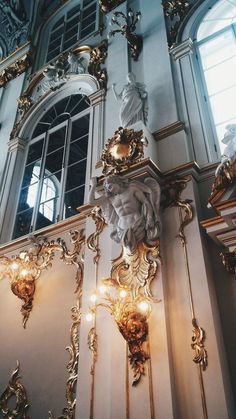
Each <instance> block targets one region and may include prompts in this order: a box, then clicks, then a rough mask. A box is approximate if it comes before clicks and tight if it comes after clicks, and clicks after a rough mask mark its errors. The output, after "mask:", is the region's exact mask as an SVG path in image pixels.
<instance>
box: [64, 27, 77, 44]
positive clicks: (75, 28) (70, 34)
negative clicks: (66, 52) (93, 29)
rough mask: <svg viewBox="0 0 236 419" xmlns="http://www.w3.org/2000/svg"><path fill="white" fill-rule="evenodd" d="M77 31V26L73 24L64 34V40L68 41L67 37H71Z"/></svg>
mask: <svg viewBox="0 0 236 419" xmlns="http://www.w3.org/2000/svg"><path fill="white" fill-rule="evenodd" d="M77 33H78V26H75V27H74V28H72V29H70V30H68V31H67V32H66V34H65V38H64V40H65V41H68V40H69V39H71V38H72V37H74V35H77Z"/></svg>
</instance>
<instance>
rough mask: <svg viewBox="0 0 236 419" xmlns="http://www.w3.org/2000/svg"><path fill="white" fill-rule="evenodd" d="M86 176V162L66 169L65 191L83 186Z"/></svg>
mask: <svg viewBox="0 0 236 419" xmlns="http://www.w3.org/2000/svg"><path fill="white" fill-rule="evenodd" d="M85 175H86V160H83V161H81V162H79V163H76V164H74V165H73V166H70V167H68V171H67V181H66V191H69V190H70V189H73V188H75V187H76V186H80V185H83V184H84V183H85Z"/></svg>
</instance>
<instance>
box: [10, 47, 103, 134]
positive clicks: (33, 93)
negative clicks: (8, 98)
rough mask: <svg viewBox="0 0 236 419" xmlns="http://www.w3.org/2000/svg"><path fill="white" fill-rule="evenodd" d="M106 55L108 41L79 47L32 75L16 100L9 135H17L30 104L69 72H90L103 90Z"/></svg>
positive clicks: (67, 76) (64, 78)
mask: <svg viewBox="0 0 236 419" xmlns="http://www.w3.org/2000/svg"><path fill="white" fill-rule="evenodd" d="M106 57H107V41H106V40H104V41H102V43H101V44H100V45H98V46H97V47H90V46H80V47H77V48H75V49H73V50H71V51H69V52H66V53H62V54H61V55H60V56H59V57H58V58H57V59H56V60H55V61H53V62H51V63H50V64H49V65H48V66H47V67H45V68H44V69H43V70H40V72H38V73H36V74H35V75H33V77H32V80H31V82H30V84H29V86H28V88H27V90H26V91H25V92H24V94H23V95H22V96H20V97H19V99H18V118H17V122H16V124H15V125H14V127H13V130H12V133H11V138H14V137H15V136H17V134H18V132H19V129H20V127H21V126H22V124H23V121H24V119H25V117H26V115H27V113H28V111H30V110H31V109H32V107H33V106H34V105H35V104H36V103H38V102H39V100H40V99H41V98H43V97H44V95H46V94H47V93H49V92H50V91H54V90H56V89H60V87H61V86H63V85H64V84H65V83H66V82H67V81H68V80H69V79H70V77H71V76H72V75H79V76H81V77H83V75H85V74H89V75H91V76H93V77H95V78H96V80H97V82H98V84H99V86H100V88H101V89H104V90H106V86H107V72H106V69H105V68H102V65H103V64H104V62H105V59H106Z"/></svg>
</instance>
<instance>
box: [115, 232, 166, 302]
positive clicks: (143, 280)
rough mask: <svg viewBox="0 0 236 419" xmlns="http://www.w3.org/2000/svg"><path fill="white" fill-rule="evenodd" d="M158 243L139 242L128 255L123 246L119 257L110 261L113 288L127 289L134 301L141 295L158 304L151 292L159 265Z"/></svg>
mask: <svg viewBox="0 0 236 419" xmlns="http://www.w3.org/2000/svg"><path fill="white" fill-rule="evenodd" d="M160 262H161V260H160V241H159V240H157V241H156V243H155V244H154V245H148V244H146V243H145V242H144V241H140V242H139V243H138V245H137V247H136V249H135V250H134V251H133V252H132V253H130V252H129V251H128V250H127V249H126V248H125V247H124V246H123V247H122V252H121V254H120V256H119V257H118V258H116V259H114V260H113V261H112V269H111V278H110V280H111V281H113V284H114V285H115V286H117V285H118V286H120V287H125V288H126V287H128V288H129V289H130V291H131V294H132V296H133V298H134V299H136V298H137V297H138V296H140V295H143V296H144V297H145V298H147V299H150V300H152V301H154V302H158V301H159V300H157V299H156V298H155V297H154V296H153V294H152V290H151V285H152V282H153V280H154V279H155V278H156V276H157V273H158V268H159V265H160Z"/></svg>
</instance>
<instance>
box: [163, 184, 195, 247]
mask: <svg viewBox="0 0 236 419" xmlns="http://www.w3.org/2000/svg"><path fill="white" fill-rule="evenodd" d="M190 179H191V178H190V176H185V177H182V178H177V177H175V178H173V179H170V180H167V182H166V183H165V185H164V187H163V188H162V198H163V199H162V202H161V205H162V207H163V208H167V207H179V208H180V209H181V211H183V213H184V217H183V218H182V221H181V224H180V227H179V234H178V237H179V238H180V239H181V243H182V244H183V245H184V244H185V243H186V237H185V234H184V228H185V227H186V225H188V224H189V223H190V222H191V221H192V219H193V207H192V205H191V202H192V200H191V199H182V198H181V194H182V192H183V190H184V189H185V188H186V186H187V183H188V182H189V181H190Z"/></svg>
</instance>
